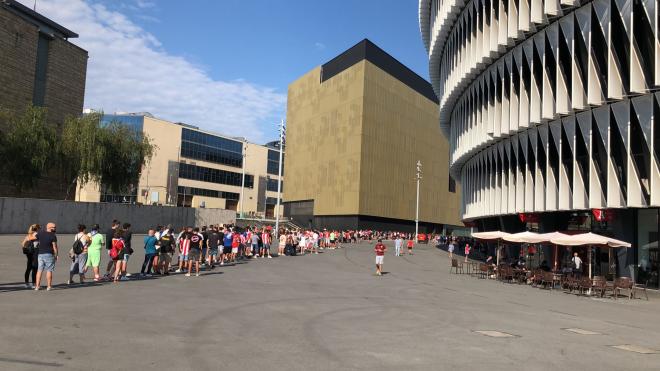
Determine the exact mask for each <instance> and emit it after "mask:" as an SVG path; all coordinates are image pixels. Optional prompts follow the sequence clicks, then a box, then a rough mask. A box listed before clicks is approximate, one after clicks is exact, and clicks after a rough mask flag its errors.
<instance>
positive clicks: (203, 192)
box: [177, 186, 240, 200]
mask: <svg viewBox="0 0 660 371" xmlns="http://www.w3.org/2000/svg"><path fill="white" fill-rule="evenodd" d="M177 193H178V194H180V195H186V196H188V195H190V196H204V197H215V198H224V199H227V200H238V199H239V198H240V195H239V194H238V193H234V192H224V191H216V190H213V189H204V188H195V187H181V186H179V187H177Z"/></svg>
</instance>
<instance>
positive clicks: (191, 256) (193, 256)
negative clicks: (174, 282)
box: [188, 249, 201, 261]
mask: <svg viewBox="0 0 660 371" xmlns="http://www.w3.org/2000/svg"><path fill="white" fill-rule="evenodd" d="M200 254H201V251H199V250H197V249H190V251H188V261H191V260H192V261H198V260H199V257H200Z"/></svg>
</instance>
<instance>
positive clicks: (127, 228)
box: [120, 223, 133, 281]
mask: <svg viewBox="0 0 660 371" xmlns="http://www.w3.org/2000/svg"><path fill="white" fill-rule="evenodd" d="M122 229H123V230H124V233H123V234H124V257H123V259H122V260H121V261H120V263H121V280H122V281H125V280H127V279H128V278H127V277H130V276H131V274H130V273H129V272H127V271H126V268H127V267H128V259H130V257H131V255H133V246H132V245H131V241H132V239H133V231H132V230H131V224H130V223H124V225H123V226H122Z"/></svg>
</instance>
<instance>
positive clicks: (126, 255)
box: [124, 254, 131, 262]
mask: <svg viewBox="0 0 660 371" xmlns="http://www.w3.org/2000/svg"><path fill="white" fill-rule="evenodd" d="M130 257H131V254H124V261H125V262H127V261H128V259H129V258H130Z"/></svg>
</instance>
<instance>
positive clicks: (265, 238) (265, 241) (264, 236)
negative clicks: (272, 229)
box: [261, 232, 270, 245]
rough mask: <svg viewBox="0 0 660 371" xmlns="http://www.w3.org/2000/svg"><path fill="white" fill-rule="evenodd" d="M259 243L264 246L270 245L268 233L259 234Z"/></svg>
mask: <svg viewBox="0 0 660 371" xmlns="http://www.w3.org/2000/svg"><path fill="white" fill-rule="evenodd" d="M261 242H262V243H263V244H264V245H265V244H270V234H269V233H265V232H264V233H262V234H261Z"/></svg>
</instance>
